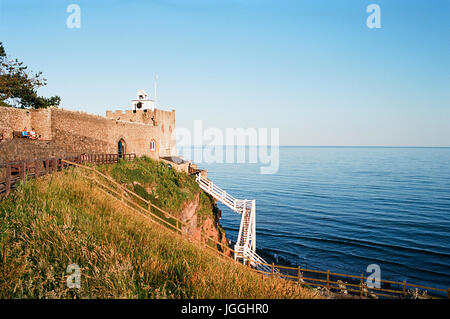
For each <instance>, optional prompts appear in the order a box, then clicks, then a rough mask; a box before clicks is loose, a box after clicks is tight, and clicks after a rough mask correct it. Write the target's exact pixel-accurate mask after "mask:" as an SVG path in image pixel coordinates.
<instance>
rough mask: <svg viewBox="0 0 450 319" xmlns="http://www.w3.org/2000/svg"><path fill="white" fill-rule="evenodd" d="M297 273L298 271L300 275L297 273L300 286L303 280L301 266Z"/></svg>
mask: <svg viewBox="0 0 450 319" xmlns="http://www.w3.org/2000/svg"><path fill="white" fill-rule="evenodd" d="M297 271H298V273H297V281H298V283H299V284H300V282H301V280H302V272H301V270H300V266H298V268H297Z"/></svg>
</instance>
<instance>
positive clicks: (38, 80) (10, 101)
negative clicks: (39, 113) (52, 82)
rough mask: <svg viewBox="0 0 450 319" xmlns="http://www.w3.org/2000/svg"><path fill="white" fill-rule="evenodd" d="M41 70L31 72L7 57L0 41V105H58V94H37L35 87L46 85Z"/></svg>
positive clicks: (25, 106)
mask: <svg viewBox="0 0 450 319" xmlns="http://www.w3.org/2000/svg"><path fill="white" fill-rule="evenodd" d="M41 75H42V72H38V73H33V72H32V71H28V68H27V67H26V66H24V65H23V62H20V61H19V60H17V59H15V60H14V59H8V57H7V55H6V51H5V48H4V47H3V43H2V42H0V105H3V106H14V107H21V108H35V109H39V108H47V107H49V106H58V105H59V103H60V102H61V98H60V97H59V96H52V97H49V98H46V97H43V96H39V95H38V94H37V89H38V88H40V87H42V86H45V85H47V79H44V78H42V77H41Z"/></svg>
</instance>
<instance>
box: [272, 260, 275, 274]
mask: <svg viewBox="0 0 450 319" xmlns="http://www.w3.org/2000/svg"><path fill="white" fill-rule="evenodd" d="M274 276H275V264H274V263H272V277H274Z"/></svg>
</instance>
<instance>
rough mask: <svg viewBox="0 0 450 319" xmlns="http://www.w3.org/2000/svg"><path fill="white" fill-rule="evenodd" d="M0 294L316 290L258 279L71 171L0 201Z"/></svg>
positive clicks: (304, 293)
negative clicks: (76, 285)
mask: <svg viewBox="0 0 450 319" xmlns="http://www.w3.org/2000/svg"><path fill="white" fill-rule="evenodd" d="M119 167H120V166H119ZM187 178H189V177H187ZM186 187H190V186H186ZM186 196H187V195H186ZM187 198H188V197H187ZM72 263H76V264H78V265H79V266H80V267H81V274H82V276H81V289H69V288H67V286H66V278H67V276H68V275H67V274H66V268H67V266H68V265H69V264H72ZM0 297H1V298H311V297H316V293H315V292H314V291H312V290H309V289H305V288H300V287H298V286H296V285H295V284H292V283H290V282H286V281H283V280H280V279H270V278H266V279H262V277H261V275H258V274H256V273H254V272H252V271H250V270H249V269H247V268H246V267H244V266H242V265H240V264H237V263H235V262H234V261H233V260H231V259H228V258H226V257H222V256H219V255H218V254H216V253H214V252H212V251H210V250H208V249H206V248H204V247H202V246H199V245H198V244H197V243H191V242H189V241H187V240H186V239H185V238H183V237H181V236H179V235H176V234H173V233H171V232H169V231H167V229H166V228H164V227H162V226H158V225H156V224H154V223H151V222H150V221H149V220H148V219H146V218H145V217H143V216H141V215H139V214H137V213H135V212H133V211H132V210H130V209H128V208H127V207H126V206H124V205H123V204H121V203H120V202H119V201H115V200H112V199H111V198H110V197H108V196H107V195H105V194H103V193H101V192H99V191H98V190H97V189H96V188H95V187H94V186H91V185H90V184H89V183H87V182H85V180H84V179H83V178H82V177H81V176H80V175H79V174H78V173H77V172H76V171H72V170H70V171H66V172H62V173H57V174H53V175H51V176H46V177H44V178H40V179H38V180H33V181H30V182H27V183H24V184H21V185H20V186H19V187H18V189H17V190H16V191H14V192H13V193H12V194H11V195H10V196H8V197H7V198H4V199H2V200H0Z"/></svg>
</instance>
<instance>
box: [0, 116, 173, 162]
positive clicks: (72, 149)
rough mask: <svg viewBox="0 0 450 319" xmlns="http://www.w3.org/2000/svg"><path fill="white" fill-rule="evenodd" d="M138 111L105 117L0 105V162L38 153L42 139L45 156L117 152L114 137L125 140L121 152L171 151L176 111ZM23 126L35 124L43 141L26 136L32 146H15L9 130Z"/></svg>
mask: <svg viewBox="0 0 450 319" xmlns="http://www.w3.org/2000/svg"><path fill="white" fill-rule="evenodd" d="M138 112H139V113H138ZM138 112H136V113H133V111H127V112H120V113H121V114H122V115H124V116H123V117H120V118H118V117H116V115H119V112H108V113H107V117H102V116H97V115H92V114H88V113H83V112H74V111H68V110H64V109H58V108H48V109H42V110H24V109H16V108H9V107H0V133H2V132H3V133H4V136H5V138H6V141H5V140H4V141H3V142H0V154H1V153H3V154H4V155H3V156H1V155H0V161H1V160H2V158H3V159H5V157H7V158H8V159H9V160H11V159H24V158H36V157H37V156H39V157H43V152H44V153H45V151H43V148H42V145H43V141H46V144H45V145H46V148H47V149H48V150H49V151H48V153H49V154H48V155H49V156H58V154H77V153H117V152H118V142H119V140H122V141H124V143H125V152H126V153H135V154H136V155H138V156H141V155H147V156H150V157H152V158H154V159H158V158H159V157H160V156H161V157H163V156H174V155H176V141H175V132H174V128H175V111H171V112H168V111H163V110H154V111H150V110H149V111H148V112H145V113H144V112H143V111H138ZM146 113H148V114H146ZM24 127H26V128H27V129H28V130H30V129H31V128H34V129H35V131H36V133H37V134H39V135H41V137H42V140H41V141H31V140H29V141H27V144H30V145H31V146H29V145H27V146H26V147H25V146H23V147H22V146H21V147H18V146H17V144H18V143H15V142H14V140H12V132H13V131H21V130H22V129H23V128H24ZM15 140H17V139H15ZM152 140H154V141H155V145H156V148H155V150H154V151H153V150H151V149H150V142H151V141H152ZM22 142H23V141H22ZM33 143H35V151H33V147H32V145H33ZM14 145H15V146H14ZM50 150H51V151H50ZM38 154H39V155H38Z"/></svg>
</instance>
